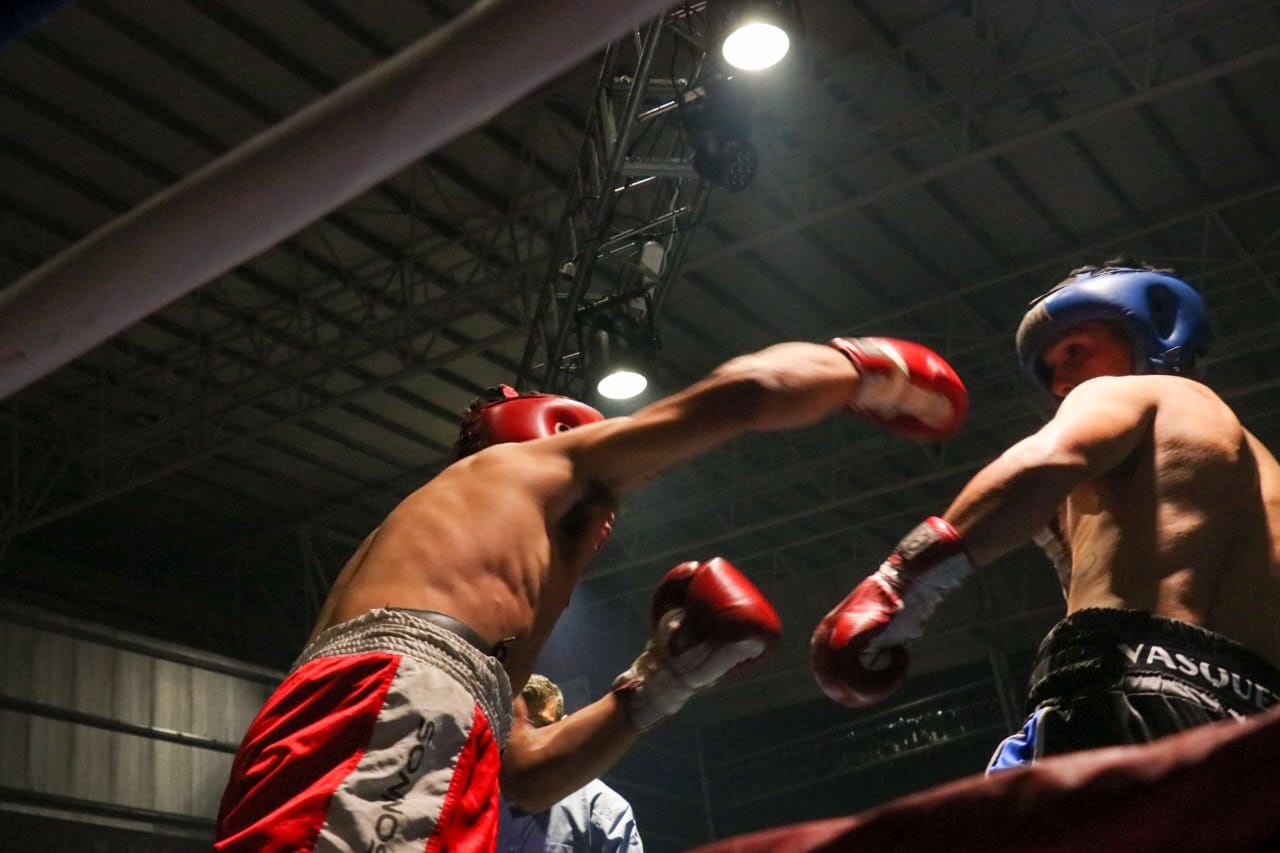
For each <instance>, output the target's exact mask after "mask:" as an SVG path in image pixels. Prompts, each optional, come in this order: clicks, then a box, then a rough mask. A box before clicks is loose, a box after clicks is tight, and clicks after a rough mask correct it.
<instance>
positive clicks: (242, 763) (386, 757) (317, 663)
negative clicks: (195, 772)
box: [214, 609, 511, 853]
mask: <svg viewBox="0 0 1280 853" xmlns="http://www.w3.org/2000/svg"><path fill="white" fill-rule="evenodd" d="M440 621H441V620H438V619H432V618H424V615H423V614H418V613H415V612H413V611H405V610H391V609H379V610H372V611H370V612H368V613H366V614H364V615H363V616H360V617H357V618H355V619H352V620H351V621H349V622H344V623H342V624H340V625H335V626H333V627H331V628H329V629H327V630H325V631H323V632H321V633H320V634H319V635H318V636H317V637H316V638H315V640H313V641H312V642H311V643H310V644H309V645H308V646H307V648H306V649H304V650H303V653H302V656H301V657H299V658H298V661H297V662H296V663H295V664H294V666H293V669H292V670H291V671H290V673H289V675H288V677H287V678H285V680H284V682H282V683H281V685H280V687H279V688H278V689H277V690H276V691H275V693H273V694H272V696H271V698H270V699H268V700H267V703H266V705H264V706H263V708H262V710H261V711H259V713H258V715H257V717H256V718H255V719H254V721H253V723H251V724H250V726H249V730H248V732H247V733H246V734H245V736H244V740H243V741H242V742H241V744H240V749H239V750H238V751H237V752H236V756H235V759H234V760H233V762H232V769H231V780H230V782H229V783H228V785H227V788H226V790H225V792H224V793H223V796H222V803H221V806H220V808H219V810H218V822H217V832H216V841H215V843H214V849H215V850H217V851H221V853H227V851H235V853H267V852H268V851H290V853H296V851H321V850H324V851H378V853H410V851H412V853H421V851H422V850H424V849H431V850H469V851H470V850H474V851H483V850H492V849H493V845H494V843H495V841H496V839H497V831H498V809H499V800H498V771H499V768H500V767H501V750H502V748H503V747H504V746H505V744H506V739H507V735H508V734H509V732H510V730H511V685H510V682H509V681H508V680H507V675H506V672H505V671H504V670H503V669H502V665H501V663H499V661H498V660H497V659H496V658H495V657H493V656H492V655H491V654H486V653H485V652H483V651H482V650H481V649H478V648H476V645H475V643H474V642H473V641H469V640H468V639H467V638H466V637H464V636H462V635H460V634H459V633H457V632H456V631H453V630H450V629H449V628H447V627H442V626H441V624H439V622H440Z"/></svg>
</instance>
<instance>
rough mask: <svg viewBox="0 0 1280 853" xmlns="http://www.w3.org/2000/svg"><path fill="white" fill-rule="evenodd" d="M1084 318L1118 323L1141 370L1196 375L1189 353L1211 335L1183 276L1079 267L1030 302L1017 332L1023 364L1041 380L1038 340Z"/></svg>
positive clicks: (1200, 350) (1044, 381)
mask: <svg viewBox="0 0 1280 853" xmlns="http://www.w3.org/2000/svg"><path fill="white" fill-rule="evenodd" d="M1087 320H1109V321H1111V322H1114V323H1115V324H1117V325H1118V326H1119V327H1120V328H1121V329H1122V330H1123V331H1124V333H1125V334H1126V335H1127V336H1128V337H1129V340H1130V342H1131V343H1132V345H1133V353H1134V361H1135V369H1136V370H1137V371H1138V372H1140V373H1168V374H1175V375H1179V376H1189V377H1191V378H1199V375H1200V372H1199V367H1198V365H1197V363H1196V360H1197V359H1198V358H1199V357H1200V356H1202V355H1204V354H1205V353H1206V352H1207V351H1208V349H1209V343H1210V341H1211V340H1212V337H1213V336H1212V333H1211V332H1210V331H1209V318H1208V315H1207V312H1206V311H1205V306H1204V302H1203V300H1201V298H1200V294H1199V293H1197V292H1196V291H1195V290H1194V289H1193V288H1192V287H1191V285H1189V284H1187V283H1186V282H1185V281H1183V280H1182V279H1180V278H1175V277H1173V276H1172V275H1169V274H1168V273H1164V272H1160V271H1158V270H1150V269H1133V268H1131V267H1101V268H1097V267H1086V268H1085V269H1084V270H1083V271H1081V272H1078V273H1076V274H1073V275H1072V276H1071V277H1070V278H1068V279H1066V280H1065V281H1063V282H1061V283H1060V284H1058V285H1057V286H1056V287H1054V288H1053V289H1052V290H1050V291H1049V292H1048V293H1046V294H1044V295H1042V296H1038V297H1036V298H1035V299H1034V300H1033V301H1032V302H1031V306H1030V308H1029V309H1028V310H1027V313H1026V316H1024V317H1023V318H1022V323H1021V324H1020V325H1019V326H1018V335H1017V339H1016V340H1017V347H1018V361H1019V362H1020V363H1021V364H1022V369H1023V370H1025V371H1027V373H1029V374H1031V375H1032V376H1033V377H1034V378H1035V379H1036V381H1038V382H1039V383H1040V384H1041V385H1043V386H1045V387H1046V388H1048V387H1049V386H1050V380H1051V377H1050V375H1049V372H1048V371H1047V370H1046V369H1045V366H1044V364H1043V362H1042V361H1041V355H1042V354H1043V353H1044V350H1045V347H1047V346H1048V345H1049V344H1050V343H1052V342H1053V341H1054V340H1056V339H1057V338H1058V337H1059V336H1061V335H1062V333H1063V332H1065V331H1066V330H1067V329H1068V328H1070V327H1071V326H1074V325H1076V324H1077V323H1082V322H1085V321H1087Z"/></svg>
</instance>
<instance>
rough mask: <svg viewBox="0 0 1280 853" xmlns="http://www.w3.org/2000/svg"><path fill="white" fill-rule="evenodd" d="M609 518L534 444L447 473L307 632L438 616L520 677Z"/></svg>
mask: <svg viewBox="0 0 1280 853" xmlns="http://www.w3.org/2000/svg"><path fill="white" fill-rule="evenodd" d="M615 508H616V502H615V500H614V499H613V497H612V496H611V495H608V494H598V495H597V494H594V493H592V492H591V491H590V490H589V489H588V490H586V491H584V489H583V488H582V486H581V485H580V484H578V483H575V482H574V477H573V471H572V470H571V466H570V463H569V461H568V459H567V458H566V457H565V456H564V455H563V454H559V453H548V452H538V451H537V450H536V449H535V448H534V447H533V446H532V443H525V444H504V445H499V446H496V447H493V448H490V449H488V450H485V451H483V452H482V453H478V454H476V455H474V456H472V457H469V458H467V459H464V460H462V461H460V462H457V463H454V465H452V466H450V467H449V468H448V469H446V470H445V471H444V472H442V473H441V474H440V475H439V476H437V477H436V478H435V479H434V480H432V481H431V482H429V483H428V484H426V485H425V486H423V487H422V488H420V489H418V490H417V491H416V492H414V493H413V494H411V495H409V496H408V497H406V498H405V499H404V500H403V501H402V502H401V503H400V504H399V505H398V506H396V508H395V509H394V510H392V512H391V513H390V514H389V515H388V516H387V518H386V519H385V520H384V521H383V523H382V525H381V526H379V528H378V529H377V530H376V531H374V532H373V533H372V534H370V536H369V537H368V538H367V539H366V540H365V542H364V543H363V544H362V545H361V547H360V548H359V549H358V550H357V551H356V553H355V555H354V556H353V557H352V558H351V560H350V561H349V562H348V563H347V565H346V567H345V568H343V570H342V572H341V573H340V574H339V576H338V579H337V580H336V581H335V582H334V585H333V589H332V591H331V592H330V594H329V599H328V601H326V603H325V605H324V608H323V609H322V611H321V614H320V618H319V620H318V623H317V626H316V632H317V633H318V632H319V631H321V630H323V629H324V628H326V627H328V626H330V625H335V624H338V623H340V622H344V621H347V620H348V619H352V618H355V617H356V616H359V615H361V614H362V613H365V612H367V611H368V610H371V609H373V608H378V607H403V608H414V609H424V610H438V611H441V612H443V613H447V614H448V615H450V616H453V617H454V618H456V619H460V620H461V621H463V622H465V623H467V624H468V625H469V626H470V627H472V628H473V629H475V630H476V631H477V632H479V633H480V634H481V636H482V637H484V638H485V639H486V640H488V641H491V642H497V641H500V640H507V639H510V638H514V639H512V640H511V642H510V643H509V645H508V653H507V658H506V660H505V661H504V664H505V666H506V668H507V671H508V672H509V673H510V674H511V676H512V680H513V682H515V681H517V679H520V680H519V683H523V678H525V677H527V676H528V673H529V671H531V670H532V667H533V665H534V660H535V659H536V657H537V653H538V650H539V649H540V648H541V646H542V644H543V643H544V642H545V641H546V637H547V635H548V634H549V633H550V631H551V629H552V627H554V625H555V622H556V619H557V618H558V617H559V615H560V612H561V611H562V610H563V609H564V607H565V606H566V605H567V604H568V602H569V595H570V593H571V592H572V589H573V587H574V585H575V584H576V583H577V581H578V580H579V577H580V576H581V573H582V571H583V569H584V567H585V566H586V564H587V562H588V561H589V560H590V558H591V556H593V554H594V551H595V546H596V545H597V543H598V540H599V537H600V535H601V528H602V526H603V525H604V524H605V523H606V522H607V520H608V518H609V516H610V514H611V513H612V511H613V510H614V509H615Z"/></svg>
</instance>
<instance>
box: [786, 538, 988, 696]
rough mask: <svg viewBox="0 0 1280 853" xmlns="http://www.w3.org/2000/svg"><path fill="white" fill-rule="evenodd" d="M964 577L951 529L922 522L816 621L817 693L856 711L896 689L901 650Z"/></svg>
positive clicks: (902, 668) (812, 652)
mask: <svg viewBox="0 0 1280 853" xmlns="http://www.w3.org/2000/svg"><path fill="white" fill-rule="evenodd" d="M971 571H973V561H972V560H971V559H969V555H968V553H966V551H965V549H964V542H963V540H961V538H960V534H959V533H957V532H956V529H955V528H954V527H952V526H951V525H950V524H948V523H947V522H946V521H945V520H944V519H941V518H937V517H934V518H928V519H925V521H924V523H922V524H921V525H919V526H918V527H916V529H915V530H912V531H911V532H910V533H908V534H907V535H906V537H905V538H904V539H903V540H902V541H901V542H899V543H898V545H897V547H896V548H894V549H893V553H891V554H890V555H889V559H887V560H885V561H884V562H883V563H882V564H881V565H880V568H879V569H878V570H877V571H876V572H875V574H873V575H871V576H870V577H868V578H867V579H866V580H864V581H863V582H862V583H860V584H858V585H857V586H856V587H854V589H853V592H851V593H849V595H848V596H847V597H846V598H845V599H844V601H842V602H840V603H839V604H838V605H836V607H835V609H834V610H832V611H831V612H830V613H828V614H827V615H826V616H825V617H823V619H822V621H821V622H819V623H818V627H817V629H816V630H814V632H813V638H812V640H810V642H809V659H810V662H811V664H812V666H813V674H814V677H815V678H816V679H817V681H818V686H820V687H821V688H822V692H824V693H826V694H827V696H829V697H831V699H833V700H834V701H836V702H839V703H840V704H842V705H848V706H850V707H852V708H861V707H864V706H866V705H871V704H873V703H875V702H879V701H880V700H882V699H884V698H886V697H887V696H889V694H891V693H893V691H895V690H897V689H898V686H899V685H900V684H901V683H902V681H903V679H905V678H906V677H907V667H908V665H909V663H910V655H909V654H908V653H907V644H908V643H910V642H911V641H912V640H914V639H916V638H918V637H919V636H920V635H921V634H923V633H924V623H925V622H926V621H928V619H929V617H930V616H932V615H933V611H934V609H935V608H937V606H938V603H939V602H941V601H942V599H943V597H944V596H945V595H946V594H947V592H949V591H950V590H952V589H955V588H956V587H957V586H959V585H960V582H961V581H963V580H964V579H965V578H966V577H968V575H969V573H970V572H971Z"/></svg>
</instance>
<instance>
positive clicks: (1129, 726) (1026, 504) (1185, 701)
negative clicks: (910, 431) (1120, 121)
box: [811, 262, 1280, 769]
mask: <svg viewBox="0 0 1280 853" xmlns="http://www.w3.org/2000/svg"><path fill="white" fill-rule="evenodd" d="M1210 338H1211V335H1210V331H1209V324H1208V318H1207V312H1206V310H1205V306H1204V302H1203V300H1202V299H1201V297H1200V295H1199V294H1198V293H1197V292H1196V290H1195V289H1194V288H1193V287H1192V286H1191V285H1189V284H1188V283H1187V282H1185V281H1183V280H1182V279H1180V278H1178V277H1176V276H1175V275H1174V274H1172V273H1171V272H1169V271H1164V270H1157V269H1152V268H1148V267H1142V266H1138V265H1134V264H1128V263H1119V262H1112V263H1108V264H1105V265H1103V266H1100V267H1084V268H1081V269H1077V270H1074V271H1073V272H1072V273H1071V274H1070V275H1069V276H1068V277H1067V278H1066V279H1065V280H1064V281H1062V282H1061V283H1059V284H1058V285H1057V286H1055V287H1054V288H1052V289H1051V290H1050V291H1049V292H1047V293H1045V294H1044V295H1042V296H1040V297H1038V298H1037V299H1035V300H1034V301H1033V302H1032V303H1031V307H1030V309H1029V310H1028V311H1027V312H1026V315H1025V316H1024V317H1023V318H1022V320H1021V323H1020V325H1019V327H1018V330H1017V336H1016V344H1017V354H1018V359H1019V361H1020V362H1021V364H1022V366H1023V368H1024V369H1025V370H1026V371H1027V372H1028V373H1029V374H1030V375H1031V376H1032V377H1034V378H1035V380H1036V381H1037V382H1038V383H1039V384H1041V385H1042V386H1044V387H1045V388H1047V389H1049V391H1050V392H1051V393H1053V394H1054V395H1055V396H1058V397H1061V398H1062V402H1061V404H1060V405H1059V408H1058V410H1057V413H1056V414H1055V415H1054V417H1053V419H1052V420H1051V421H1050V422H1049V423H1048V424H1046V425H1045V426H1044V427H1043V428H1041V429H1039V430H1038V431H1036V432H1035V433H1034V434H1032V435H1030V436H1028V437H1027V438H1024V439H1022V440H1021V441H1019V442H1017V443H1015V444H1014V445H1013V446H1012V447H1010V448H1008V449H1007V450H1005V451H1004V452H1003V453H1001V454H999V456H998V457H997V458H996V459H995V460H994V461H993V462H991V463H990V464H988V465H987V466H986V467H984V468H983V469H982V470H981V471H979V472H978V473H977V474H976V475H975V476H974V477H973V478H972V479H971V480H970V481H969V482H968V484H967V485H966V486H965V487H964V488H963V489H961V491H960V493H959V494H958V495H957V496H956V498H955V499H954V500H953V501H952V502H951V504H950V506H949V507H948V508H947V509H946V511H945V512H943V514H942V515H941V516H935V517H931V518H928V519H926V520H925V521H924V522H923V523H921V524H920V525H919V526H917V527H916V528H915V529H914V530H912V531H911V532H910V533H909V534H908V535H907V536H906V537H905V538H904V539H903V540H902V541H901V542H900V543H899V544H898V546H897V547H896V548H894V549H893V550H892V552H891V553H890V554H889V556H888V557H887V558H886V559H885V561H884V562H883V563H882V564H881V565H880V567H879V568H878V569H877V570H876V571H874V572H872V573H871V575H870V576H869V577H867V578H866V579H865V580H863V581H862V582H861V583H859V584H858V585H857V586H855V587H854V589H853V591H852V592H850V593H849V595H848V596H847V597H846V598H845V599H844V600H843V601H841V602H840V603H839V604H838V605H837V606H836V607H835V609H833V610H832V611H831V612H830V613H829V614H828V615H827V616H826V617H825V618H824V619H823V620H822V621H821V622H820V623H819V625H818V628H817V630H815V632H814V634H813V637H812V640H811V657H812V661H813V667H814V673H815V676H816V677H817V680H818V682H819V684H820V686H821V687H822V688H823V690H824V691H825V692H826V693H827V694H828V695H829V696H831V698H833V699H835V700H836V701H839V702H842V703H844V704H848V705H852V706H865V705H870V704H872V703H875V702H878V701H880V700H882V699H884V698H885V697H887V696H888V695H890V694H891V693H892V692H893V691H894V690H896V689H897V687H898V686H899V685H900V684H901V682H902V681H903V680H904V679H905V678H906V677H907V670H908V665H909V662H910V654H909V647H910V644H911V642H912V641H914V640H915V639H917V638H919V637H920V636H921V635H922V634H923V633H924V630H925V623H926V621H927V620H928V619H929V617H930V615H931V614H932V613H933V612H934V610H935V608H936V607H937V606H938V605H939V603H940V602H941V601H942V599H943V598H944V597H945V596H946V595H947V593H948V592H949V591H950V590H952V589H954V588H956V587H957V586H959V585H960V584H961V583H962V582H963V581H964V579H965V578H966V577H967V576H968V575H969V574H971V573H973V572H974V571H979V570H980V567H982V566H985V565H987V564H989V563H991V562H992V561H994V560H996V559H998V558H999V557H1001V556H1003V555H1005V554H1007V553H1009V552H1011V551H1013V550H1014V549H1016V548H1017V547H1019V546H1021V545H1023V544H1025V543H1027V542H1028V541H1034V542H1036V543H1037V544H1040V545H1041V547H1043V548H1044V550H1045V551H1046V552H1048V553H1049V555H1050V557H1051V558H1052V559H1053V562H1054V565H1055V567H1056V568H1057V570H1058V575H1059V579H1060V582H1061V585H1062V590H1063V594H1064V596H1065V598H1066V609H1067V615H1066V618H1065V619H1064V620H1063V621H1062V622H1060V623H1059V624H1058V625H1057V626H1056V627H1055V628H1054V629H1053V630H1052V631H1051V632H1050V633H1049V635H1048V636H1047V637H1046V638H1045V641H1044V642H1043V643H1042V645H1041V648H1040V652H1039V655H1038V658H1037V661H1036V664H1035V667H1034V670H1033V674H1032V681H1031V691H1030V699H1029V703H1028V707H1029V710H1030V711H1031V716H1030V718H1029V719H1028V720H1027V722H1026V725H1025V726H1024V727H1023V729H1022V730H1021V731H1019V732H1018V733H1017V734H1016V735H1013V736H1011V737H1010V738H1008V739H1007V740H1006V741H1005V742H1004V743H1002V744H1001V746H1000V748H999V749H998V750H997V752H996V755H995V756H994V757H993V759H992V764H991V768H992V769H997V768H1002V767H1008V766H1013V765H1016V764H1020V763H1024V762H1026V761H1030V760H1033V759H1037V758H1040V757H1042V756H1047V755H1052V754H1056V753H1062V752H1072V751H1076V750H1080V749H1086V748H1092V747H1100V746H1105V745H1113V744H1122V743H1132V742H1138V741H1145V740H1153V739H1155V738H1159V737H1162V736H1164V735H1167V734H1171V733H1173V732H1176V731H1179V730H1181V729H1184V728H1188V727H1191V726H1195V725H1199V724H1202V723H1207V722H1211V721H1214V720H1218V719H1224V718H1236V719H1242V718H1243V717H1245V716H1247V715H1250V714H1255V713H1258V712H1260V711H1262V710H1264V709H1266V708H1268V707H1271V706H1273V705H1275V704H1276V703H1277V701H1278V700H1280V620H1277V619H1276V618H1275V615H1274V614H1275V613H1277V612H1280V548H1276V547H1275V544H1274V543H1276V542H1280V465H1277V463H1276V460H1275V458H1274V457H1273V456H1272V455H1271V453H1270V452H1269V451H1268V450H1267V449H1266V448H1265V447H1264V446H1263V445H1262V444H1261V443H1260V442H1259V441H1258V440H1257V439H1256V438H1255V437H1254V436H1253V435H1252V434H1250V433H1249V432H1248V430H1246V429H1245V428H1244V427H1243V426H1242V425H1241V423H1240V421H1239V419H1238V418H1237V417H1236V415H1235V414H1234V413H1233V412H1232V410H1231V409H1230V407H1229V406H1227V404H1226V403H1225V402H1223V400H1222V399H1221V398H1220V397H1218V395H1217V394H1215V393H1214V392H1213V391H1212V390H1211V389H1210V388H1209V387H1208V386H1207V385H1205V384H1203V383H1202V382H1199V381H1193V380H1196V379H1197V378H1198V377H1199V374H1200V360H1201V358H1202V357H1203V356H1204V354H1205V352H1206V350H1207V348H1208V345H1209V342H1210ZM1047 518H1049V519H1052V522H1051V524H1050V525H1049V527H1047V528H1046V527H1045V526H1044V522H1045V519H1047Z"/></svg>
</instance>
